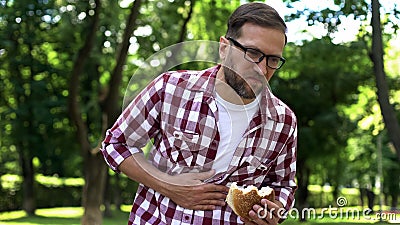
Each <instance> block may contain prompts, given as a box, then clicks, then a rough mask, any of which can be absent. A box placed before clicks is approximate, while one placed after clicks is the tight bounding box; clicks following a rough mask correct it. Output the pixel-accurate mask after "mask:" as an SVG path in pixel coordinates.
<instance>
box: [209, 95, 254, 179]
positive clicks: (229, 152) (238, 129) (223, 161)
mask: <svg viewBox="0 0 400 225" xmlns="http://www.w3.org/2000/svg"><path fill="white" fill-rule="evenodd" d="M216 100H217V101H216V102H217V107H218V117H219V121H218V130H219V135H220V142H219V146H218V150H217V156H216V157H215V161H214V163H213V166H212V168H213V169H215V170H216V173H219V172H223V171H226V170H227V169H228V167H229V163H230V162H231V160H232V157H233V154H234V153H235V150H236V148H237V146H238V145H239V143H240V141H241V140H242V138H243V134H244V132H245V131H246V129H247V127H248V126H249V123H250V121H251V119H252V118H253V116H254V114H255V113H256V112H257V110H258V108H259V107H258V103H259V97H257V98H256V100H254V101H252V102H251V103H249V104H247V105H236V104H232V103H230V102H228V101H226V100H224V99H223V98H222V97H221V96H219V95H218V93H217V96H216ZM233 131H234V132H233Z"/></svg>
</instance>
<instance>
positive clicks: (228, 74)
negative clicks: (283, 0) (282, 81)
mask: <svg viewBox="0 0 400 225" xmlns="http://www.w3.org/2000/svg"><path fill="white" fill-rule="evenodd" d="M241 33H242V35H241V36H240V37H239V38H237V39H235V40H236V41H237V42H239V43H240V44H241V45H242V46H244V47H246V48H253V49H257V50H259V51H260V52H262V53H264V54H266V55H275V56H282V52H283V48H284V46H285V35H284V33H283V32H281V31H279V30H276V29H271V28H264V27H260V26H257V25H254V24H252V23H246V24H244V25H243V27H242V32H241ZM220 41H221V47H220V55H221V58H222V59H223V66H224V67H223V72H224V76H225V82H226V83H227V84H228V85H229V86H230V87H231V88H232V89H233V90H235V92H236V93H237V94H238V95H239V96H240V97H242V98H244V99H253V98H255V97H256V95H258V94H259V93H260V92H261V90H262V89H263V88H265V86H266V85H267V83H268V81H269V79H270V78H271V77H272V75H273V74H274V72H275V70H276V69H271V68H269V67H267V62H266V58H264V59H263V60H262V61H261V62H259V63H253V62H249V61H248V60H246V59H245V58H244V51H243V50H242V49H240V48H238V47H237V46H235V45H233V44H232V43H231V42H230V41H229V40H227V39H226V38H225V37H221V40H220ZM221 53H222V54H221Z"/></svg>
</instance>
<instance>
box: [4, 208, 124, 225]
mask: <svg viewBox="0 0 400 225" xmlns="http://www.w3.org/2000/svg"><path fill="white" fill-rule="evenodd" d="M126 209H127V207H123V208H122V210H123V211H122V212H119V211H116V210H114V211H113V217H112V218H104V219H103V225H120V224H122V225H124V224H127V223H128V217H129V212H128V210H129V209H128V210H126ZM82 215H83V208H81V207H63V208H50V209H38V210H36V216H27V215H26V214H25V212H23V211H12V212H3V213H0V225H46V224H49V225H50V224H51V225H67V224H68V225H80V224H81V217H82Z"/></svg>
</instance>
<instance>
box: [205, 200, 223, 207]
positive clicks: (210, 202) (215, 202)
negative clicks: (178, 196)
mask: <svg viewBox="0 0 400 225" xmlns="http://www.w3.org/2000/svg"><path fill="white" fill-rule="evenodd" d="M225 204H226V203H225V201H224V200H212V199H204V200H201V201H200V202H199V205H213V206H224V205H225Z"/></svg>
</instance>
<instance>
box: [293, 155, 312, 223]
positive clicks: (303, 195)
mask: <svg viewBox="0 0 400 225" xmlns="http://www.w3.org/2000/svg"><path fill="white" fill-rule="evenodd" d="M309 177H310V170H309V169H308V168H307V167H306V165H305V162H304V161H302V160H297V184H298V190H297V191H296V204H297V208H298V210H299V212H302V211H303V209H304V208H307V207H308V203H307V198H308V194H309V192H308V184H309ZM299 220H300V221H306V220H307V218H306V217H303V216H302V214H301V213H300V215H299Z"/></svg>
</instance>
